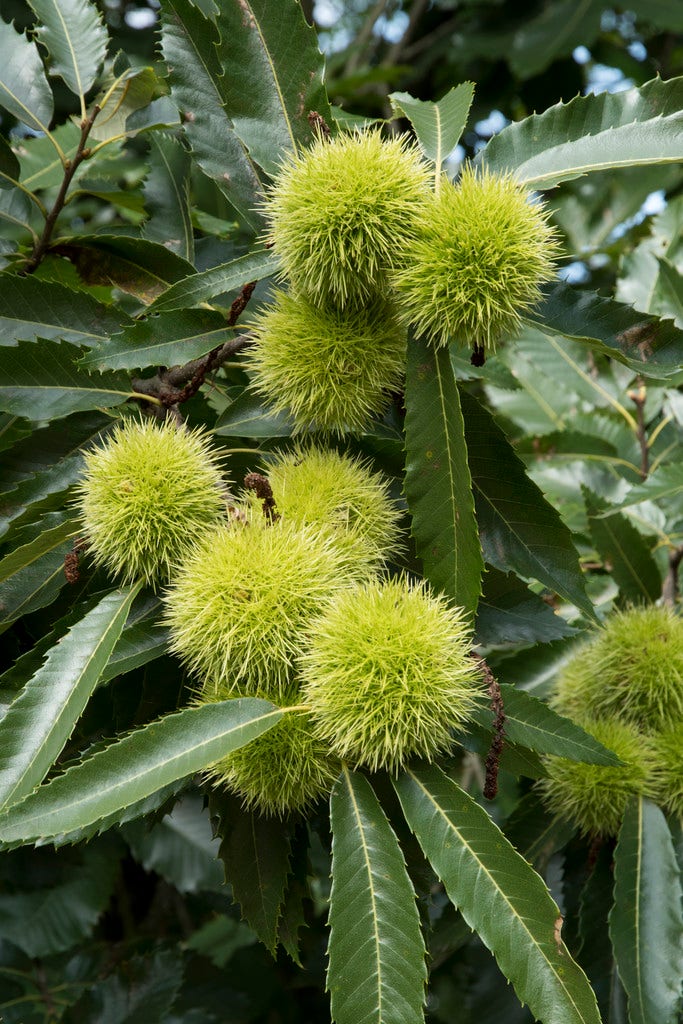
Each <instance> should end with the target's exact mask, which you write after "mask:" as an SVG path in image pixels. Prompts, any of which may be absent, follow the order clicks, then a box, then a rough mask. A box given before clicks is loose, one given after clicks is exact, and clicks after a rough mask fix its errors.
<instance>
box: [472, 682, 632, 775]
mask: <svg viewBox="0 0 683 1024" xmlns="http://www.w3.org/2000/svg"><path fill="white" fill-rule="evenodd" d="M500 692H501V696H502V698H503V706H504V708H505V735H506V736H508V737H509V738H510V740H512V742H513V743H518V744H519V745H520V746H523V747H528V748H529V749H530V750H535V751H536V752H537V753H539V754H556V755H557V756H558V757H566V758H567V759H568V760H570V761H585V762H587V763H588V764H619V758H618V757H617V756H616V755H615V754H613V753H612V752H611V751H609V750H607V748H606V747H604V746H603V745H602V743H598V741H597V740H596V739H595V738H594V737H593V736H591V735H590V734H589V733H587V732H586V731H585V730H584V729H582V728H581V726H580V725H576V724H575V723H574V722H572V721H570V720H569V719H568V718H564V717H563V716H562V715H558V713H557V712H556V711H553V709H552V708H549V707H548V705H547V704H544V703H543V701H542V700H539V699H538V698H537V697H532V695H531V694H530V693H526V692H525V691H524V690H519V689H517V687H516V686H510V685H509V684H507V683H502V684H501V687H500ZM475 720H476V721H477V722H479V723H480V724H481V725H483V726H484V727H485V728H488V729H490V728H491V725H492V722H493V712H492V711H491V710H490V709H489V708H486V709H484V708H481V709H479V710H478V711H477V713H476V716H475Z"/></svg>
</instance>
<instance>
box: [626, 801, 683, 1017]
mask: <svg viewBox="0 0 683 1024" xmlns="http://www.w3.org/2000/svg"><path fill="white" fill-rule="evenodd" d="M682 899H683V892H682V891H681V875H680V871H679V868H678V864H677V862H676V854H675V851H674V847H673V842H672V839H671V833H670V832H669V828H668V826H667V823H666V819H665V817H664V815H663V814H662V812H661V811H660V809H659V808H658V807H656V806H655V805H654V804H652V803H650V801H649V800H644V799H643V798H642V797H640V798H637V799H634V800H633V801H632V802H631V804H630V805H629V807H627V809H626V813H625V815H624V821H623V823H622V826H621V831H620V833H619V841H618V843H617V847H616V850H615V851H614V906H613V908H612V911H611V913H610V916H609V930H610V936H611V939H612V945H613V947H614V955H615V957H616V961H617V966H618V968H619V976H620V978H621V980H622V982H623V984H624V988H625V989H626V992H627V994H628V1009H629V1020H630V1022H631V1024H673V1022H674V1021H675V1020H676V1019H677V1008H678V1007H679V1005H680V998H681V979H682V978H683V910H682V909H681V901H682Z"/></svg>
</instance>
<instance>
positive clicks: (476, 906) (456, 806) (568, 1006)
mask: <svg viewBox="0 0 683 1024" xmlns="http://www.w3.org/2000/svg"><path fill="white" fill-rule="evenodd" d="M394 786H395V788H396V792H397V793H398V796H399V799H400V801H401V806H402V807H403V812H404V814H405V816H406V819H407V821H408V824H409V825H410V828H411V829H412V831H413V832H414V833H415V835H416V837H417V839H418V842H419V843H420V845H421V847H422V849H423V850H424V853H425V856H426V857H427V858H428V860H429V861H430V862H431V864H432V867H433V868H434V870H435V871H436V873H437V875H438V876H439V878H441V880H442V881H443V883H444V885H445V887H446V892H447V893H448V896H449V898H450V900H451V901H452V903H453V904H454V905H455V906H456V907H458V909H459V910H460V912H461V914H462V916H463V917H464V918H465V920H466V921H467V923H468V924H469V925H470V927H471V928H474V930H475V931H477V932H478V933H479V936H480V938H481V939H482V941H483V942H484V944H485V945H486V946H488V948H489V949H490V950H491V952H492V953H493V955H494V956H495V958H496V960H497V961H498V965H499V967H500V968H501V970H502V971H503V973H504V974H505V976H506V977H507V978H508V979H509V981H511V982H512V985H513V986H514V988H515V991H516V993H517V996H518V997H519V999H520V1000H521V1001H522V1002H523V1003H527V1004H528V1006H529V1009H530V1010H531V1012H532V1014H533V1015H534V1016H535V1017H537V1018H538V1019H539V1020H542V1021H547V1022H548V1024H550V1021H552V1024H600V1016H599V1014H598V1008H597V1004H596V1002H595V996H594V994H593V992H592V991H591V988H590V986H589V984H588V981H587V979H586V976H585V974H584V973H583V971H582V970H581V969H580V968H579V967H578V965H577V964H576V963H575V962H574V961H573V960H572V958H571V956H570V955H569V950H568V949H567V947H566V946H565V945H564V943H563V942H562V938H561V934H560V929H561V926H562V917H561V915H560V911H559V910H558V908H557V906H556V905H555V903H554V901H553V900H552V899H551V897H550V895H549V893H548V890H547V889H546V887H545V884H544V883H543V880H542V879H541V878H540V877H539V876H538V875H537V874H536V872H535V871H534V870H533V869H532V868H531V867H530V866H529V864H527V862H526V861H525V860H524V859H523V858H522V857H521V856H520V855H519V854H518V853H517V852H516V850H514V849H513V847H512V846H511V845H510V844H509V843H508V841H507V839H506V838H505V836H504V835H503V834H502V832H501V831H500V829H499V828H498V827H497V826H496V825H495V824H494V823H493V822H492V821H491V819H490V818H489V816H488V814H487V813H486V811H485V810H484V809H483V808H482V807H479V806H478V805H477V804H476V803H475V802H474V800H472V799H471V798H470V797H469V796H468V795H467V794H466V793H465V792H463V790H462V789H460V787H459V786H457V785H456V784H455V783H454V782H452V781H451V780H450V779H448V778H447V777H446V776H445V775H444V774H443V772H441V771H440V770H439V769H438V768H436V767H433V766H428V767H420V768H415V769H409V770H407V771H406V772H405V773H404V774H403V775H402V776H400V777H399V778H398V779H397V780H396V781H395V782H394Z"/></svg>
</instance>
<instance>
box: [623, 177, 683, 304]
mask: <svg viewBox="0 0 683 1024" xmlns="http://www.w3.org/2000/svg"><path fill="white" fill-rule="evenodd" d="M682 236H683V197H681V196H679V197H677V198H675V199H671V200H670V201H669V202H667V204H666V206H665V207H664V209H663V210H662V212H661V213H658V214H657V216H656V217H653V218H652V220H651V221H650V232H649V234H648V235H647V236H646V237H645V238H643V239H642V241H640V242H639V244H638V245H636V247H635V248H634V249H632V250H631V251H630V252H627V253H625V254H624V257H623V259H622V264H621V274H620V276H619V279H618V281H617V290H616V298H617V299H619V301H620V302H626V303H629V304H633V305H634V306H635V308H636V309H640V310H642V311H643V312H644V313H654V314H656V315H659V314H660V313H661V312H662V309H661V299H660V293H659V277H660V270H661V266H660V263H659V260H660V259H661V258H664V259H667V260H669V261H671V262H673V263H674V264H675V265H678V262H679V256H680V252H681V246H682V245H683V242H682V241H681V239H682Z"/></svg>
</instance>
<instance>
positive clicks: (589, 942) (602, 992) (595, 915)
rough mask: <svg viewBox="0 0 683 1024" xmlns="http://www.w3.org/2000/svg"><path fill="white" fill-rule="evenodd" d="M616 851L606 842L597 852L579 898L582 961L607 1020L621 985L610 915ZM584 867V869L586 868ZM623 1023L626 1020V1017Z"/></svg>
mask: <svg viewBox="0 0 683 1024" xmlns="http://www.w3.org/2000/svg"><path fill="white" fill-rule="evenodd" d="M613 856H614V851H613V849H612V846H611V844H608V843H605V844H604V845H603V846H602V847H601V848H600V850H598V851H597V856H596V857H595V865H594V867H593V870H592V871H591V874H590V876H589V878H588V880H587V882H586V884H585V885H584V886H583V888H582V889H581V896H580V900H579V938H580V940H581V946H580V949H579V954H578V955H579V960H580V963H581V965H582V966H583V967H584V969H585V971H586V974H587V975H588V980H589V981H590V983H591V985H592V986H593V990H594V991H595V994H596V996H597V999H598V1006H599V1007H600V1010H601V1012H602V1015H603V1017H604V1019H605V1020H606V1021H610V1024H611V1022H612V1021H613V1017H612V1015H611V1014H610V1002H611V998H612V994H613V993H616V990H618V989H619V988H621V984H620V982H619V978H618V976H617V966H616V963H615V962H614V956H613V953H612V943H611V942H610V937H609V929H608V923H607V922H608V917H609V912H610V910H611V908H612V900H613V896H612V890H613V888H614V864H613ZM584 870H585V869H584ZM624 1024H626V1021H625V1019H624Z"/></svg>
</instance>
